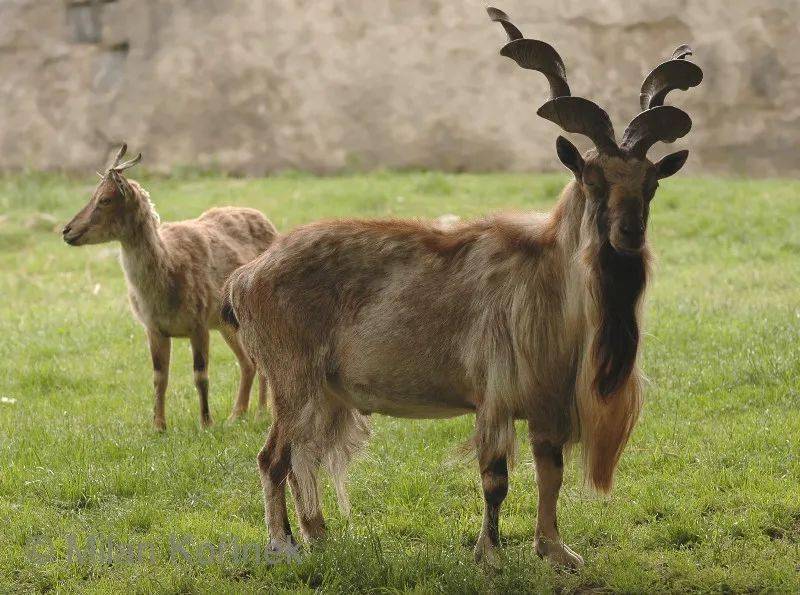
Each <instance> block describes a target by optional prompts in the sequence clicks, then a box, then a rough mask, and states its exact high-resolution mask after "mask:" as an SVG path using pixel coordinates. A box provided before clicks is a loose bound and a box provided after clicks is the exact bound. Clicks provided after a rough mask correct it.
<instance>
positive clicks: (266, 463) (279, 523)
mask: <svg viewBox="0 0 800 595" xmlns="http://www.w3.org/2000/svg"><path fill="white" fill-rule="evenodd" d="M291 452H292V448H291V444H290V443H289V442H288V441H287V440H286V438H285V437H284V436H283V435H282V433H281V431H280V426H279V424H278V422H277V421H276V422H273V424H272V426H270V429H269V434H268V436H267V441H266V443H265V444H264V447H263V448H262V449H261V452H259V453H258V472H259V475H260V477H261V487H262V489H263V493H264V520H265V522H266V525H267V532H268V533H269V546H270V549H272V550H273V551H276V552H280V553H285V554H292V553H295V552H296V551H297V548H296V543H295V540H294V537H293V536H292V527H291V525H290V524H289V514H288V511H287V510H286V480H287V478H288V475H289V471H290V469H291Z"/></svg>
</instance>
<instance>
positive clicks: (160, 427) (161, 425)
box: [153, 417, 167, 432]
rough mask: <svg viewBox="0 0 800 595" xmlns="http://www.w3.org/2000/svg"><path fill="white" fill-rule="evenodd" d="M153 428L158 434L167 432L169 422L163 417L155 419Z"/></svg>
mask: <svg viewBox="0 0 800 595" xmlns="http://www.w3.org/2000/svg"><path fill="white" fill-rule="evenodd" d="M153 427H154V428H155V429H156V431H157V432H165V431H166V429H167V422H166V420H164V418H163V417H156V418H153Z"/></svg>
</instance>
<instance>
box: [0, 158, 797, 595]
mask: <svg viewBox="0 0 800 595" xmlns="http://www.w3.org/2000/svg"><path fill="white" fill-rule="evenodd" d="M566 179H567V178H566V176H562V175H536V176H535V175H444V174H438V173H400V174H394V173H376V174H371V175H366V176H344V177H333V178H315V177H311V176H304V175H299V174H296V175H294V174H293V175H283V176H279V177H274V178H266V179H234V178H225V177H221V176H207V175H199V174H195V173H193V172H182V173H179V174H176V176H175V177H171V178H156V177H148V176H146V175H144V176H142V177H141V178H140V181H142V182H143V183H144V184H145V186H146V187H147V188H149V189H150V191H151V195H152V197H153V200H154V202H155V203H156V206H157V208H158V210H159V212H160V214H161V216H162V218H163V219H164V220H167V221H169V220H175V219H180V218H188V217H194V216H197V215H199V214H200V213H201V212H202V211H203V210H204V209H207V208H209V207H211V206H213V205H227V204H235V205H247V206H253V207H257V208H259V209H261V210H262V211H263V212H264V213H266V214H267V216H268V217H270V218H271V219H272V220H273V222H274V223H275V224H276V225H277V226H278V228H279V229H281V230H287V229H290V228H291V227H292V226H295V225H297V224H299V223H303V222H305V221H309V220H312V219H317V218H322V217H337V216H345V215H348V216H349V215H357V216H365V217H372V216H387V215H391V216H400V217H412V216H438V215H441V214H444V213H455V214H458V215H460V216H462V217H473V216H479V215H481V214H483V213H486V212H490V211H493V210H497V209H503V208H521V209H537V210H542V209H547V208H549V207H550V206H551V205H552V204H553V202H554V201H555V198H556V196H557V194H558V192H559V190H560V188H561V186H562V184H563V183H564V182H565V181H566ZM92 184H93V181H92V180H91V179H90V178H85V179H73V178H66V177H61V176H54V175H47V176H45V175H40V174H28V175H14V176H6V177H0V273H1V274H0V295H2V303H1V305H0V336H2V342H0V519H2V529H0V592H8V591H13V590H20V591H31V590H33V591H48V590H57V591H87V592H102V593H106V592H115V593H120V592H127V591H139V592H166V593H177V592H194V591H220V592H222V591H225V592H247V591H254V590H262V591H264V592H276V591H282V590H305V591H314V590H320V591H336V592H339V591H381V592H386V591H407V590H408V591H417V592H430V591H446V592H476V591H484V590H494V591H497V592H507V591H531V590H533V591H540V590H547V591H549V590H557V591H562V592H577V591H585V590H597V591H602V590H613V591H625V592H653V591H672V592H675V591H703V592H706V591H716V592H720V591H764V590H767V591H797V590H800V182H797V181H785V180H759V181H755V180H735V181H733V180H719V179H690V178H684V177H681V176H677V177H676V178H675V179H671V180H665V181H664V182H663V183H662V188H661V189H660V190H659V194H658V195H657V197H656V199H655V202H654V204H653V210H652V216H651V224H650V240H651V244H652V246H653V250H654V252H655V254H656V256H657V265H656V270H655V277H654V281H653V283H652V285H651V289H650V292H649V297H648V302H647V307H646V339H645V355H644V362H643V368H644V370H645V372H646V374H647V376H648V377H649V379H650V384H649V388H648V390H647V394H646V404H645V408H644V413H643V416H642V419H641V421H640V423H639V425H638V427H637V428H636V430H635V432H634V434H633V437H632V440H631V443H630V444H629V446H628V448H627V451H626V453H625V455H624V456H623V459H622V463H621V465H620V468H619V471H618V475H617V485H616V488H615V490H614V492H613V494H612V495H611V496H610V497H609V498H603V497H599V496H596V495H594V494H592V493H591V492H589V491H587V490H586V489H584V488H583V487H582V486H581V484H580V472H579V463H578V461H577V460H571V461H569V462H568V463H567V467H568V473H567V476H566V478H565V485H564V489H563V491H562V497H561V499H560V502H559V514H560V518H559V520H560V524H559V525H560V529H561V532H562V535H563V537H564V539H565V541H566V542H567V543H569V544H570V545H571V546H572V547H573V548H574V549H575V550H577V551H578V552H579V553H581V554H582V555H583V556H584V558H585V559H586V566H585V567H584V568H583V569H582V570H581V571H580V572H578V573H560V572H558V571H556V570H553V569H552V568H550V567H548V566H547V565H546V564H545V563H543V562H542V561H540V560H539V559H538V558H537V557H536V556H535V554H534V553H533V527H534V522H535V517H534V515H535V509H536V486H535V478H534V475H533V471H532V463H531V455H530V450H529V448H528V447H527V444H526V441H525V432H524V428H523V426H522V425H520V427H519V428H518V435H519V441H520V444H521V447H520V452H521V456H520V460H519V462H518V464H517V466H516V468H515V469H514V471H513V472H512V475H511V490H510V493H509V497H508V499H507V500H506V503H505V505H504V507H503V512H502V515H501V533H502V536H503V539H504V547H503V548H502V550H501V551H502V555H501V557H502V559H503V561H504V563H503V567H502V568H501V569H500V570H498V571H485V570H483V569H481V568H480V567H478V566H476V565H475V564H474V563H473V561H472V545H473V543H474V541H475V539H476V537H477V533H478V529H479V527H480V522H481V514H482V498H481V490H480V480H479V476H478V474H477V470H476V468H475V464H474V462H470V461H466V462H465V461H463V460H462V459H460V458H459V456H458V455H457V454H456V448H455V447H456V446H457V445H458V444H459V443H460V442H461V441H463V440H464V439H465V438H466V437H468V435H469V434H470V432H471V429H472V423H473V419H472V417H471V416H465V417H461V418H455V419H451V420H443V421H442V420H439V421H407V420H396V419H390V418H385V417H379V416H375V418H374V437H373V439H372V440H371V442H370V443H369V446H368V447H367V449H366V451H365V452H364V453H363V455H362V456H361V457H360V458H359V459H358V460H357V462H356V463H355V464H354V466H353V468H352V471H351V474H350V493H351V500H352V504H353V513H352V516H351V518H350V519H349V520H347V519H345V518H343V517H342V516H341V515H340V514H339V513H338V511H337V510H336V507H335V499H334V497H333V492H332V489H331V487H330V485H328V484H327V483H325V488H324V502H325V509H326V513H327V517H328V521H329V527H330V529H331V531H330V538H329V540H328V541H327V543H326V545H325V546H324V547H321V548H319V549H315V550H313V551H311V552H306V553H305V554H304V556H303V557H302V558H301V559H300V560H298V561H295V562H292V563H289V564H285V563H284V564H278V565H270V564H267V563H265V562H263V561H262V562H255V561H254V560H253V559H252V558H249V559H242V558H241V557H237V556H236V555H234V554H231V555H223V553H224V552H221V551H220V550H219V549H217V550H215V551H216V553H217V555H214V551H211V550H209V549H208V546H207V545H206V544H216V545H217V546H220V545H221V544H222V542H225V543H228V544H230V543H240V544H250V543H256V542H260V543H262V544H263V543H265V542H266V532H265V528H264V525H263V509H262V501H261V490H260V484H259V480H258V475H257V471H256V466H255V456H256V454H257V452H258V450H259V449H260V447H261V445H262V443H263V441H264V437H265V429H266V427H267V425H268V420H267V419H259V418H257V417H256V416H255V415H254V414H251V415H250V416H249V417H248V418H247V419H246V420H244V421H243V422H240V423H238V424H235V425H232V426H226V425H224V423H222V422H223V420H224V419H225V417H226V416H227V414H228V412H229V410H230V408H231V406H232V400H233V395H234V391H235V387H236V383H237V382H238V373H237V370H236V365H235V362H234V358H233V356H232V354H231V353H230V352H229V351H228V349H227V348H226V347H225V345H224V343H223V341H222V340H221V338H220V337H219V336H218V335H215V336H214V338H213V339H212V353H211V366H210V378H211V407H212V414H213V416H214V418H215V420H216V422H217V423H216V424H215V425H214V426H213V428H211V429H210V430H207V431H203V430H201V429H200V428H199V425H198V404H197V398H196V394H195V389H194V385H193V381H192V374H191V360H190V353H189V346H188V342H187V341H185V340H177V341H175V342H174V344H173V357H172V368H171V370H172V374H171V378H170V386H169V390H168V394H167V422H168V424H169V428H168V430H167V432H166V433H164V434H158V433H156V432H155V431H154V430H153V429H152V427H151V424H150V411H151V370H150V357H149V354H148V353H147V348H146V342H145V336H144V331H143V329H142V328H141V327H140V326H139V325H138V324H137V323H135V322H134V321H133V319H132V317H131V315H130V313H129V311H128V305H127V298H126V296H125V290H124V282H123V278H122V273H121V271H120V267H119V264H118V262H117V258H116V254H117V246H116V245H113V244H108V245H102V246H91V247H84V248H70V247H68V246H66V245H65V244H64V243H63V242H61V240H60V237H59V235H58V234H57V233H54V227H55V225H56V224H57V223H59V222H61V223H63V222H65V221H66V220H67V219H68V218H69V217H70V216H71V215H72V214H73V213H74V212H75V211H77V210H78V209H79V208H80V207H81V206H83V204H84V203H85V201H86V200H87V199H88V197H89V194H90V192H91V188H92ZM48 215H49V216H48ZM292 518H293V519H294V517H292ZM295 526H296V525H295ZM92 538H96V539H97V540H98V543H101V544H108V542H109V540H113V541H114V542H115V543H116V544H117V545H116V546H114V547H115V548H117V549H119V550H120V551H124V550H125V548H126V547H127V548H128V549H129V553H130V551H132V550H133V548H136V547H138V548H139V549H138V550H137V551H138V552H144V553H145V554H146V555H143V556H135V557H134V556H131V557H130V559H127V560H126V559H124V557H121V556H119V555H116V556H114V562H113V563H111V564H109V563H107V561H105V562H104V561H103V560H102V559H100V557H96V558H95V559H93V560H91V559H88V558H84V559H82V560H76V559H75V556H74V554H75V550H76V548H77V549H79V550H80V551H83V552H85V551H87V548H86V544H87V542H91V539H92ZM176 543H177V544H179V545H180V546H181V547H183V551H185V552H186V553H187V554H188V555H187V556H184V554H183V551H180V550H177V551H176V549H175V546H176ZM229 551H231V552H233V551H234V550H233V549H231V550H229ZM176 554H177V555H176ZM187 558H188V559H187Z"/></svg>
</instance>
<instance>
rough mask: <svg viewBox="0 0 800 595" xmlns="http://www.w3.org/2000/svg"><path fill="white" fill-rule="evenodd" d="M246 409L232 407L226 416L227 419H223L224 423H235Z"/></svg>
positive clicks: (227, 424)
mask: <svg viewBox="0 0 800 595" xmlns="http://www.w3.org/2000/svg"><path fill="white" fill-rule="evenodd" d="M246 413H247V411H242V410H241V409H234V410H233V411H232V412H231V414H230V415H229V416H228V419H226V420H225V425H226V426H229V425H231V424H234V423H236V422H237V421H239V420H240V419H242V418H243V417H244V416H245V414H246Z"/></svg>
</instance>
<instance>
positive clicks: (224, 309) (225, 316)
mask: <svg viewBox="0 0 800 595" xmlns="http://www.w3.org/2000/svg"><path fill="white" fill-rule="evenodd" d="M233 277H234V275H231V276H229V277H228V278H227V279H226V280H225V283H224V284H223V285H222V305H221V306H220V311H219V315H220V318H222V321H223V322H224V323H225V324H227V325H229V326H232V327H233V328H234V329H235V330H237V331H238V330H239V319H238V318H237V317H236V312H235V311H234V309H233V302H232V298H231V285H233V283H232V281H233Z"/></svg>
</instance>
